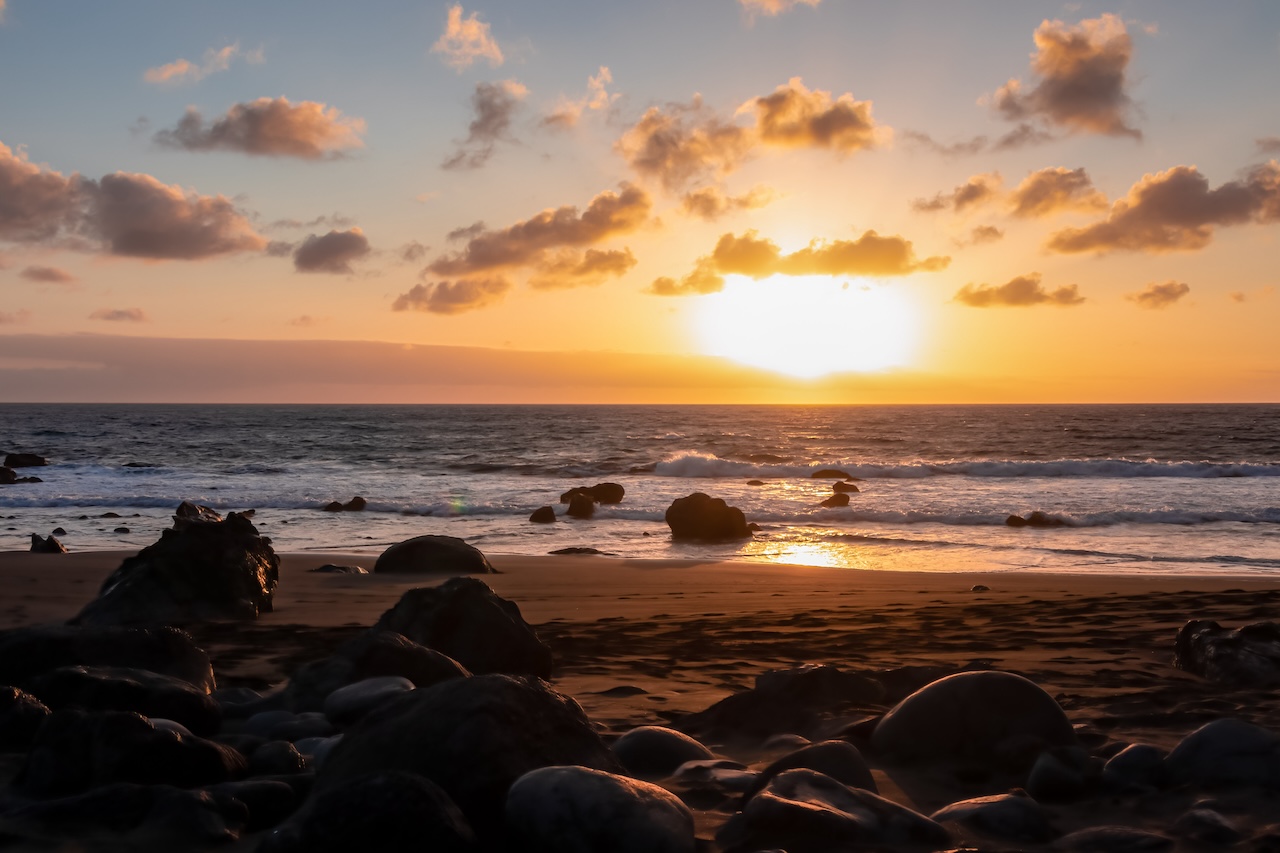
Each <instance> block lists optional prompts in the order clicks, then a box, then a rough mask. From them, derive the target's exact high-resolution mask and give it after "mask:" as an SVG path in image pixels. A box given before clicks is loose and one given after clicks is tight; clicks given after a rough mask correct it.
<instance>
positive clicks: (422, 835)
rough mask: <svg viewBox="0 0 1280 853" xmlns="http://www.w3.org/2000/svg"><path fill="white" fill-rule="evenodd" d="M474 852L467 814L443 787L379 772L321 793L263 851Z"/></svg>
mask: <svg viewBox="0 0 1280 853" xmlns="http://www.w3.org/2000/svg"><path fill="white" fill-rule="evenodd" d="M356 850H370V851H372V850H376V851H379V853H422V851H428V850H430V851H432V853H473V851H477V850H479V848H478V847H477V845H476V839H475V834H474V833H473V832H472V830H471V827H470V825H468V823H467V819H466V818H465V817H463V815H462V812H460V811H459V810H458V807H457V805H455V804H454V802H453V801H452V800H451V799H450V798H449V795H448V794H446V793H445V792H444V791H443V790H441V789H440V786H438V785H436V784H435V783H433V782H431V781H430V780H428V779H424V778H423V777H422V776H420V775H418V774H416V773H408V772H404V771H401V770H389V771H385V772H375V773H370V774H367V775H363V776H359V777H355V778H351V779H345V780H342V781H340V782H339V783H336V784H334V785H333V786H332V787H329V788H326V789H325V790H323V791H320V792H317V793H316V795H315V797H314V798H313V801H312V802H311V803H310V805H308V806H307V808H306V809H305V812H304V813H303V814H301V815H299V818H298V820H297V821H296V822H291V823H290V824H288V825H285V826H283V827H281V828H280V829H278V830H277V831H276V832H275V833H273V834H272V835H270V836H268V837H267V838H266V839H265V840H264V842H263V843H262V844H261V845H260V846H259V847H258V851H259V853H351V851H356Z"/></svg>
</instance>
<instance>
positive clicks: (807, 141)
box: [739, 77, 877, 154]
mask: <svg viewBox="0 0 1280 853" xmlns="http://www.w3.org/2000/svg"><path fill="white" fill-rule="evenodd" d="M748 109H752V110H754V111H755V115H756V132H757V133H758V134H759V137H760V141H761V142H763V143H764V144H765V145H773V146H777V147H780V148H829V149H831V150H833V151H836V152H838V153H840V154H851V153H853V152H854V151H861V150H862V149H864V148H873V147H875V145H876V141H877V140H876V137H877V128H876V124H875V121H874V120H872V118H871V102H870V101H855V100H854V99H853V95H851V94H849V93H848V92H846V93H845V94H843V95H841V96H840V97H838V98H836V99H834V100H832V98H831V93H830V92H824V91H822V90H821V89H814V90H810V89H807V88H806V87H805V85H804V81H803V80H801V79H800V78H799V77H792V78H791V79H790V80H788V81H787V84H786V85H785V86H779V87H778V88H777V89H775V90H774V91H773V94H771V95H766V96H764V97H763V98H755V99H754V100H751V101H748V102H747V103H745V104H743V105H742V107H741V109H740V110H739V111H740V112H743V111H746V110H748Z"/></svg>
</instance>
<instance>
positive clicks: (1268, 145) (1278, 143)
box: [1256, 136, 1280, 154]
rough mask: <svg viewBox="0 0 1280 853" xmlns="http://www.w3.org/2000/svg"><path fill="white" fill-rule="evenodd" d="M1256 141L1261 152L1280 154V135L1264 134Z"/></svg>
mask: <svg viewBox="0 0 1280 853" xmlns="http://www.w3.org/2000/svg"><path fill="white" fill-rule="evenodd" d="M1256 142H1257V146H1258V153H1259V154H1280V136H1264V137H1263V138H1262V139H1259V140H1256Z"/></svg>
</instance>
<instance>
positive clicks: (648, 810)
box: [506, 767, 696, 853]
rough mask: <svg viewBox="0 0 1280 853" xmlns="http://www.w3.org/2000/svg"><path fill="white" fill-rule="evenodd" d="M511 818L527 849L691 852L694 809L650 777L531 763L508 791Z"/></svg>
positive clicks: (532, 852)
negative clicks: (641, 778) (648, 779)
mask: <svg viewBox="0 0 1280 853" xmlns="http://www.w3.org/2000/svg"><path fill="white" fill-rule="evenodd" d="M506 821H507V825H508V827H509V828H510V829H511V831H512V834H513V836H514V838H516V839H518V840H519V846H520V849H521V850H527V851H529V853H596V851H605V850H607V851H610V853H693V851H694V850H695V849H696V844H695V841H694V835H693V814H692V813H691V812H690V811H689V808H688V807H687V806H686V805H685V804H684V803H682V802H680V800H679V798H677V797H676V796H675V794H672V793H671V792H670V791H667V790H665V789H663V788H660V787H658V786H657V785H654V784H651V783H649V782H641V781H638V780H636V779H627V778H625V777H622V776H616V775H614V774H612V773H606V772H604V771H601V770H591V769H588V768H586V767H543V768H540V769H538V770H533V771H530V772H528V773H526V774H524V775H523V776H521V777H520V778H519V779H517V780H516V782H515V784H513V785H512V786H511V790H510V791H509V792H508V794H507V804H506Z"/></svg>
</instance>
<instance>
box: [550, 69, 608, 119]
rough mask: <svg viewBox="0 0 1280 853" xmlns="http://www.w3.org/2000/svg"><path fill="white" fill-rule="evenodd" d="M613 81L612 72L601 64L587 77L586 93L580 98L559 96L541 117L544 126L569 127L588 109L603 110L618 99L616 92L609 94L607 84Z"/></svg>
mask: <svg viewBox="0 0 1280 853" xmlns="http://www.w3.org/2000/svg"><path fill="white" fill-rule="evenodd" d="M612 82H613V72H611V71H610V70H609V69H608V68H607V67H606V66H604V65H601V66H600V70H599V71H598V72H597V73H596V74H595V75H594V76H592V77H588V78H587V93H586V94H585V95H583V96H582V97H581V98H577V99H576V100H570V99H569V98H565V97H561V98H560V100H559V102H558V103H557V104H556V106H555V107H554V108H553V109H552V110H551V112H550V113H548V114H547V116H546V117H545V118H543V119H542V124H543V126H545V127H555V128H570V127H573V126H575V125H576V124H577V123H578V121H579V120H580V119H581V118H582V114H583V113H584V112H586V111H588V110H604V109H608V108H609V105H610V104H612V103H613V102H614V101H616V100H617V99H618V95H617V94H612V95H611V94H609V88H608V87H609V84H610V83H612Z"/></svg>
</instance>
